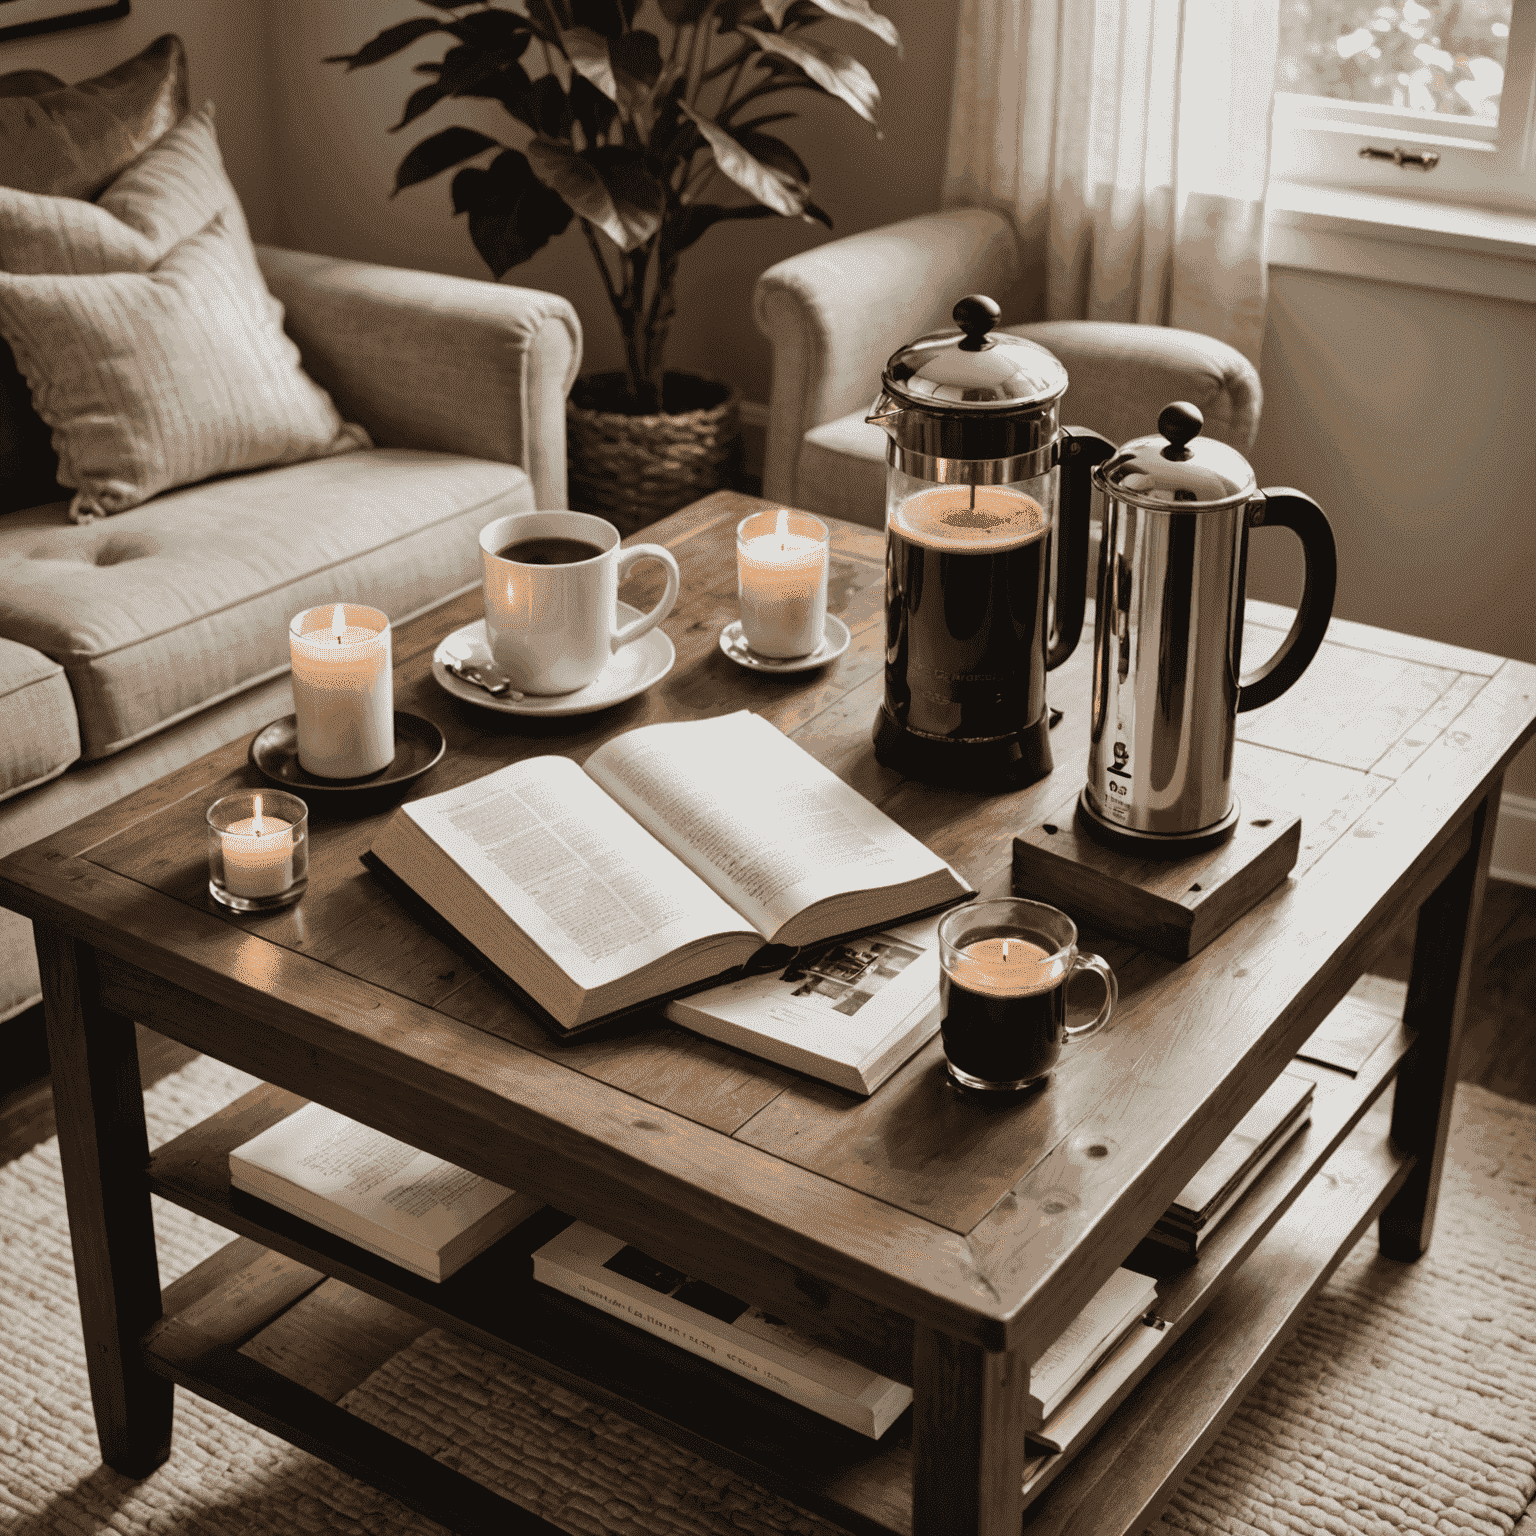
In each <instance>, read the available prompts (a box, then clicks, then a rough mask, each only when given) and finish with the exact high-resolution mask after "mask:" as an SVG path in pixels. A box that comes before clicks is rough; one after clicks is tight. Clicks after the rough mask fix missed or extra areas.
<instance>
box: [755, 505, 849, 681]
mask: <svg viewBox="0 0 1536 1536" xmlns="http://www.w3.org/2000/svg"><path fill="white" fill-rule="evenodd" d="M830 539H831V536H830V534H829V533H828V532H827V525H826V524H825V523H823V522H822V521H821V519H820V518H816V517H812V516H811V515H810V513H808V512H791V511H789V510H788V509H783V510H780V511H778V512H756V513H754V514H753V515H752V516H751V517H746V518H743V519H742V520H741V522H740V524H738V526H737V529H736V578H737V591H738V593H739V594H740V597H741V633H742V638H743V639H745V640H746V642H747V644H748V645H749V646H750V647H751V648H752V649H753V650H754V651H756V652H757V653H758V655H760V656H778V657H785V656H809V655H810V654H811V652H812V651H814V650H816V649H817V648H818V647H819V646H820V645H821V642H822V636H823V634H824V632H825V629H826V622H827V549H828V545H829V543H830Z"/></svg>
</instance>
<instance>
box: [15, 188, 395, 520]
mask: <svg viewBox="0 0 1536 1536" xmlns="http://www.w3.org/2000/svg"><path fill="white" fill-rule="evenodd" d="M280 315H281V310H280V307H279V306H278V305H277V304H276V302H275V301H274V300H273V298H272V296H271V295H270V294H269V293H268V292H267V289H266V285H265V283H263V282H262V280H261V278H260V275H259V274H258V273H257V271H256V267H255V256H254V254H253V253H252V251H251V248H250V240H249V239H248V238H246V237H245V236H244V234H243V232H242V231H240V230H238V229H236V228H234V227H232V226H230V225H227V224H226V223H225V222H224V216H223V215H222V214H220V215H218V216H216V217H215V218H214V220H213V222H212V223H211V224H209V225H208V227H207V228H206V229H204V230H203V231H202V232H201V233H199V234H196V235H193V236H192V237H191V239H189V240H183V241H182V242H181V244H180V245H178V246H176V247H174V248H173V249H172V250H171V252H170V254H169V255H167V256H166V257H165V258H164V260H162V261H161V262H160V263H159V264H158V265H157V266H156V267H155V268H154V269H153V270H152V271H149V272H113V273H108V274H106V275H105V276H101V277H53V276H18V275H13V274H11V273H5V272H0V331H3V332H4V334H5V338H6V340H7V341H9V342H10V344H11V347H12V348H13V350H14V351H15V354H16V361H17V363H18V365H19V366H20V368H21V371H22V373H23V374H24V375H25V377H26V380H27V383H28V384H29V385H30V386H31V390H32V400H33V403H34V404H35V405H36V407H37V412H38V415H40V416H41V417H42V418H43V420H44V421H46V422H47V423H48V425H49V426H50V427H51V428H52V429H53V443H54V447H55V448H56V449H57V450H58V454H59V482H60V484H62V485H67V486H70V487H72V488H73V489H74V492H75V496H74V500H73V501H72V502H71V503H70V507H69V515H70V517H71V518H72V519H73V520H74V521H76V522H86V521H88V520H90V519H92V518H97V517H105V516H108V515H110V514H112V513H114V512H122V511H125V510H127V509H128V508H130V507H136V506H138V505H140V504H141V503H142V502H144V501H147V500H148V499H149V498H150V497H151V496H154V495H155V494H156V493H157V492H159V491H162V490H165V489H166V488H168V487H170V486H178V485H189V484H191V483H193V482H194V481H198V480H204V479H207V477H208V476H209V475H219V474H230V473H233V472H235V471H237V470H246V469H259V468H263V467H265V466H267V465H273V464H292V463H295V462H297V461H299V460H301V459H312V458H316V457H318V456H320V455H324V454H334V453H347V452H349V451H351V450H352V449H354V448H359V447H367V446H368V434H367V433H366V432H364V431H363V429H362V428H361V427H358V426H354V425H350V424H348V423H346V422H343V421H342V419H341V417H340V416H339V415H338V414H337V412H336V407H335V406H334V405H333V404H332V403H331V397H330V396H329V395H328V394H326V392H325V391H324V390H323V389H321V388H320V386H319V385H318V384H316V383H315V382H314V380H313V379H311V378H310V377H309V375H308V374H306V373H305V372H304V369H303V366H302V365H301V363H300V361H299V349H298V348H297V347H296V346H294V344H293V343H292V342H291V341H290V340H289V339H288V338H287V336H285V335H284V334H283V328H282V325H281V323H280Z"/></svg>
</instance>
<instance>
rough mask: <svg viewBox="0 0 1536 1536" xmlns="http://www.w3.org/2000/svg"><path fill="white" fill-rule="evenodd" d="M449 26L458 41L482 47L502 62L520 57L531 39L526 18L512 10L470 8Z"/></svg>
mask: <svg viewBox="0 0 1536 1536" xmlns="http://www.w3.org/2000/svg"><path fill="white" fill-rule="evenodd" d="M448 30H449V31H450V32H452V33H453V35H454V36H455V37H456V38H458V39H459V41H460V42H462V43H468V44H469V45H470V46H471V47H474V48H483V49H484V50H485V51H486V52H487V53H492V54H495V55H496V56H497V58H498V60H500V61H503V62H504V61H506V60H509V59H520V58H522V56H523V53H524V51H525V50H526V49H527V47H528V44H529V43H530V42H531V41H532V39H533V27H532V25H531V24H530V23H529V21H528V18H527V17H526V16H519V15H518V14H517V13H516V12H515V11H472V12H471V13H470V14H469V15H468V16H460V17H459V18H458V20H456V21H454V22H453V23H452V24H451V25H450V26H449V28H448Z"/></svg>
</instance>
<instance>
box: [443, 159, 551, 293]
mask: <svg viewBox="0 0 1536 1536" xmlns="http://www.w3.org/2000/svg"><path fill="white" fill-rule="evenodd" d="M453 208H454V212H455V213H467V214H468V215H469V237H470V239H471V240H473V241H474V242H475V249H476V250H477V251H478V252H479V253H480V256H481V259H482V260H483V261H484V262H485V264H486V266H488V267H489V268H490V269H491V272H492V275H493V276H495V277H501V276H503V275H504V274H505V273H507V272H509V271H510V270H511V269H512V268H513V267H515V266H518V265H519V264H520V263H522V262H525V261H527V260H528V258H529V257H530V256H532V255H533V254H534V253H535V252H536V251H539V250H542V249H543V247H544V246H545V245H547V244H548V243H549V241H550V240H551V238H553V237H554V236H555V235H558V234H560V233H561V232H562V231H563V230H564V229H565V227H566V226H567V225H568V224H569V223H570V222H571V210H570V208H569V207H567V206H566V203H565V201H564V199H563V198H561V196H560V195H559V193H557V192H552V191H550V189H549V188H548V187H546V186H545V185H544V183H543V182H541V181H540V180H539V179H538V177H537V176H535V175H534V174H533V169H532V167H531V166H530V165H529V164H528V161H527V159H526V158H525V157H524V156H522V155H520V154H518V153H517V151H516V150H512V149H509V150H506V151H504V152H503V153H502V154H499V155H497V157H496V158H495V159H494V160H493V161H492V162H491V164H490V167H489V168H488V169H487V170H483V171H481V170H473V169H471V170H464V171H460V172H459V174H458V175H457V176H455V177H454V178H453Z"/></svg>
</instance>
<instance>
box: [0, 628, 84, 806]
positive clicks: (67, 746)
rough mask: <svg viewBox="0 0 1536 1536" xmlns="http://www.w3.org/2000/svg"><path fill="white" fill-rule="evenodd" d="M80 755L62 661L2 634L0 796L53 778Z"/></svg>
mask: <svg viewBox="0 0 1536 1536" xmlns="http://www.w3.org/2000/svg"><path fill="white" fill-rule="evenodd" d="M79 756H80V731H79V728H78V726H77V725H76V723H75V701H74V699H73V698H72V697H71V695H70V692H69V679H68V678H67V677H65V675H64V669H63V667H61V666H60V665H59V664H58V662H56V661H51V660H50V659H49V658H48V657H46V656H43V655H41V654H40V653H38V652H37V651H34V650H32V649H31V648H30V647H28V646H25V645H18V644H17V643H16V642H15V641H14V640H3V639H0V800H8V799H9V798H10V797H11V796H12V795H19V794H20V793H21V792H22V790H24V789H30V788H31V787H32V786H33V785H34V784H42V783H44V782H46V781H47V780H48V779H51V778H55V777H56V776H57V775H59V774H61V773H63V772H64V770H65V769H66V768H68V767H69V765H70V764H71V763H72V762H74V761H75V759H76V758H78V757H79Z"/></svg>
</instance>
